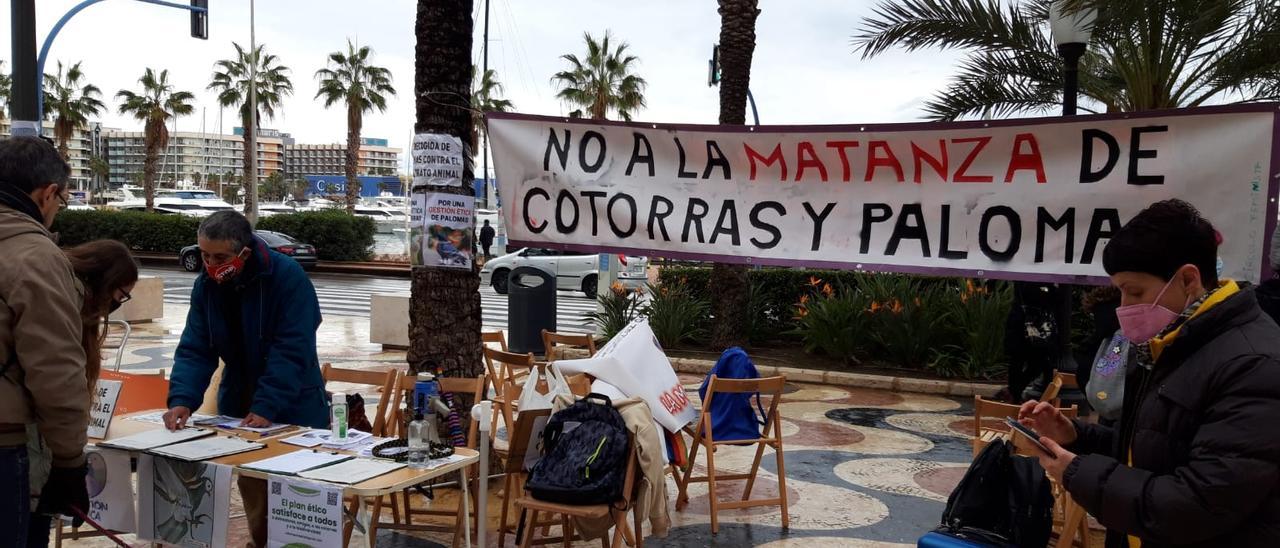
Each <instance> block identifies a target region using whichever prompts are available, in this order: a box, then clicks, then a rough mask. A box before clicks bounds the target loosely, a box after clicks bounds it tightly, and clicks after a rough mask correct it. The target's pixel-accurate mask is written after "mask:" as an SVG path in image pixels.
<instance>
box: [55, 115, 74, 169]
mask: <svg viewBox="0 0 1280 548" xmlns="http://www.w3.org/2000/svg"><path fill="white" fill-rule="evenodd" d="M73 129H74V128H72V127H71V124H69V123H67V122H65V121H63V119H62V118H58V120H57V121H56V122H54V124H53V138H54V139H57V140H58V154H61V155H62V160H63V161H65V162H70V161H71V147H68V146H67V141H70V140H71V131H72V130H73Z"/></svg>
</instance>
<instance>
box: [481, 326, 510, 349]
mask: <svg viewBox="0 0 1280 548" xmlns="http://www.w3.org/2000/svg"><path fill="white" fill-rule="evenodd" d="M480 344H482V345H484V346H485V347H488V346H489V345H490V344H496V345H498V350H501V351H503V352H506V351H507V337H506V336H505V335H503V334H502V332H501V331H481V332H480Z"/></svg>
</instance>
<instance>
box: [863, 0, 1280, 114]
mask: <svg viewBox="0 0 1280 548" xmlns="http://www.w3.org/2000/svg"><path fill="white" fill-rule="evenodd" d="M1060 1H1067V2H1070V4H1071V5H1069V6H1067V9H1068V10H1071V9H1077V8H1079V7H1082V6H1084V7H1097V8H1101V11H1100V16H1099V18H1098V21H1097V23H1096V24H1095V26H1094V29H1093V38H1092V43H1091V44H1090V47H1089V52H1088V53H1087V54H1086V55H1085V57H1084V58H1083V59H1082V61H1081V70H1080V94H1081V97H1082V99H1087V100H1088V104H1082V105H1081V110H1083V111H1089V112H1099V111H1104V112H1130V111H1139V110H1149V109H1160V108H1173V107H1194V106H1199V105H1203V104H1205V103H1209V102H1219V101H1224V100H1232V99H1235V100H1242V101H1262V100H1272V99H1276V98H1278V97H1280V48H1277V47H1275V40H1276V37H1277V36H1278V35H1280V10H1276V9H1275V4H1274V3H1272V2H1251V1H1238V0H1122V1H1116V0H1109V1H1103V0H1060ZM1010 4H1012V5H1010ZM1049 4H1050V0H1018V1H1016V2H1012V3H1011V2H1000V1H998V0H986V1H985V2H984V1H980V0H886V1H884V2H882V3H881V4H880V5H879V6H878V7H877V8H876V12H875V13H876V14H875V16H874V17H871V18H868V19H865V20H864V21H863V22H862V26H861V28H860V30H859V34H858V35H856V36H855V37H854V39H853V43H854V49H855V51H856V52H861V53H862V56H863V58H870V57H874V56H876V55H879V54H881V53H883V52H885V51H887V50H889V49H890V48H893V47H895V46H901V47H903V48H905V49H906V50H908V51H915V50H918V49H924V48H939V49H961V50H966V51H968V55H967V57H966V58H965V60H964V61H963V62H962V63H961V65H960V71H959V72H958V73H957V74H956V76H955V77H954V79H953V80H952V82H951V84H950V85H949V86H948V87H947V88H946V89H945V90H943V91H941V92H939V93H938V94H937V95H935V96H934V98H933V99H932V100H930V101H928V102H927V103H926V104H925V111H926V112H927V113H928V115H929V117H930V118H933V119H937V120H954V119H958V118H962V117H966V116H975V115H980V114H994V115H1009V114H1014V113H1025V112H1045V111H1049V110H1051V109H1056V108H1058V106H1059V105H1060V104H1061V102H1060V99H1059V94H1060V91H1061V89H1062V61H1061V59H1060V58H1059V57H1058V55H1057V53H1056V52H1055V49H1054V45H1053V41H1052V40H1051V39H1050V37H1049V33H1048V31H1047V28H1048V12H1049ZM1082 103H1085V101H1082Z"/></svg>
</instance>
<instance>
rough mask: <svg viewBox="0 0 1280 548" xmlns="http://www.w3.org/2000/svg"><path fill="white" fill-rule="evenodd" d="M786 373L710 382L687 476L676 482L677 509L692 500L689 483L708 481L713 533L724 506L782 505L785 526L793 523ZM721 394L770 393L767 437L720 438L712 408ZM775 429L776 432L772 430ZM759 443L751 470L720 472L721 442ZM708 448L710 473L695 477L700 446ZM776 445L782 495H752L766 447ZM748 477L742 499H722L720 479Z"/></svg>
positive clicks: (765, 422)
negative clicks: (781, 408)
mask: <svg viewBox="0 0 1280 548" xmlns="http://www.w3.org/2000/svg"><path fill="white" fill-rule="evenodd" d="M786 382H787V379H786V377H782V376H778V377H763V378H759V379H722V378H719V377H717V376H715V375H712V376H711V380H710V381H708V382H707V395H706V397H705V398H704V399H703V402H702V411H701V413H700V414H699V416H698V422H697V423H696V424H697V427H696V428H695V429H694V431H693V442H692V443H690V444H689V462H688V464H687V466H686V468H685V472H684V478H682V479H680V480H679V481H677V482H676V484H677V486H678V487H679V490H680V494H679V496H678V497H677V498H676V510H683V509H684V507H685V506H686V505H688V504H689V491H688V489H689V484H690V483H693V482H706V483H707V490H708V495H707V498H708V500H710V503H711V534H713V535H714V534H716V533H717V532H719V530H720V520H719V516H718V513H719V511H720V510H732V509H735V508H751V507H755V506H780V507H781V508H782V528H783V529H789V528H790V527H791V515H790V514H789V513H788V509H787V468H786V466H785V464H784V462H783V454H782V453H783V450H782V420H781V417H779V415H778V404H779V403H780V402H781V401H782V389H783V387H784V386H785V385H786ZM717 394H759V395H760V396H761V397H764V396H769V408H768V411H766V412H765V420H764V426H763V427H762V428H761V429H760V432H761V435H762V436H763V437H760V438H757V439H748V440H729V441H716V440H715V438H714V436H712V431H711V409H712V407H711V406H712V404H713V402H714V401H715V397H716V395H717ZM771 430H772V432H770V431H771ZM750 444H755V445H756V457H755V459H754V460H752V462H751V471H750V472H748V473H746V474H719V473H717V472H716V458H715V453H716V447H717V446H721V445H750ZM699 446H701V447H703V448H704V449H706V453H707V475H706V476H701V477H693V466H694V464H695V463H696V462H697V457H698V447H699ZM766 446H767V447H771V448H773V453H774V458H776V459H777V463H778V496H777V498H771V499H757V500H752V499H751V488H752V487H754V486H755V482H756V475H757V474H758V473H759V472H760V459H761V458H762V457H763V456H764V448H765V447H766ZM744 479H745V480H747V487H746V489H744V490H743V491H742V500H739V501H732V502H729V501H721V500H720V499H719V498H718V497H717V496H716V482H717V481H734V480H744Z"/></svg>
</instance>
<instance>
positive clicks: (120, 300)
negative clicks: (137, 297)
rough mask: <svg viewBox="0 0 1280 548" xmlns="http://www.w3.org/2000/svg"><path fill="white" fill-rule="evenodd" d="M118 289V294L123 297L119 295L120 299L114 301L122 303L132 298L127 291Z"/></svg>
mask: <svg viewBox="0 0 1280 548" xmlns="http://www.w3.org/2000/svg"><path fill="white" fill-rule="evenodd" d="M119 291H120V294H122V295H124V297H121V298H120V299H118V300H116V302H118V303H120V304H124V303H127V302H129V301H130V300H131V299H133V295H130V294H129V292H128V291H125V290H123V289H121V290H119Z"/></svg>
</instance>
